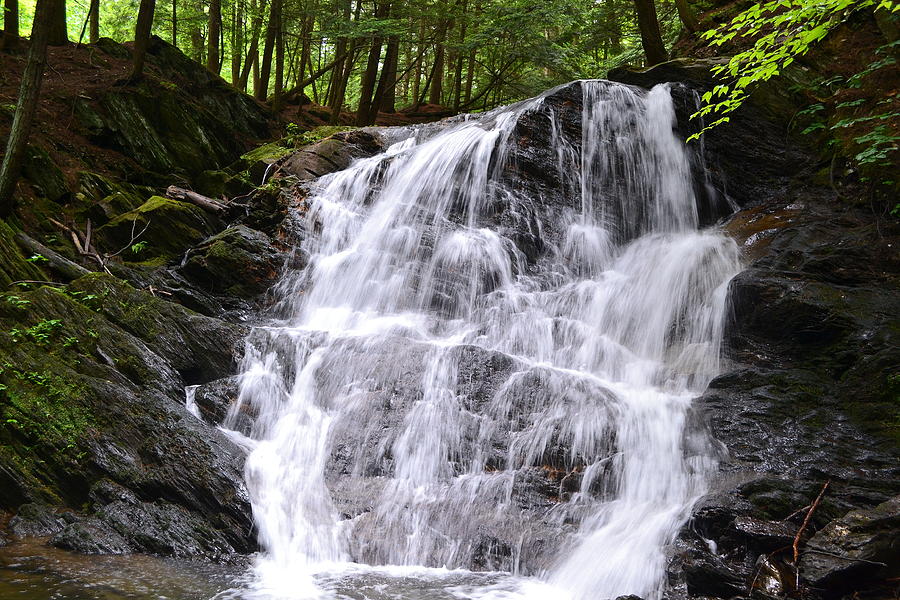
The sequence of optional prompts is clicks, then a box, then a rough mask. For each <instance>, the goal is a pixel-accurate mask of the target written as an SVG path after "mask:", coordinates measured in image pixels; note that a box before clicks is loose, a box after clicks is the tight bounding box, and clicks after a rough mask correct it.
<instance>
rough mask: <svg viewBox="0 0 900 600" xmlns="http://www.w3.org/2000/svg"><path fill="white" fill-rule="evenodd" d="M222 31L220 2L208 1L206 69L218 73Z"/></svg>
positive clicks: (219, 0)
mask: <svg viewBox="0 0 900 600" xmlns="http://www.w3.org/2000/svg"><path fill="white" fill-rule="evenodd" d="M221 31H222V2H221V0H209V24H208V26H207V34H206V38H207V41H206V68H207V69H209V70H210V71H212V72H213V73H218V72H219V34H220V32H221Z"/></svg>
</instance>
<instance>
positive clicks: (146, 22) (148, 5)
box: [131, 0, 156, 79]
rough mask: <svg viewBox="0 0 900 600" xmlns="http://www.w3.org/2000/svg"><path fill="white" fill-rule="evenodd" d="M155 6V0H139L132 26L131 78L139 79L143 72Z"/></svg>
mask: <svg viewBox="0 0 900 600" xmlns="http://www.w3.org/2000/svg"><path fill="white" fill-rule="evenodd" d="M155 8H156V0H141V7H140V8H139V9H138V18H137V25H136V26H135V28H134V70H133V71H132V73H131V78H132V79H140V77H141V75H142V74H143V73H144V58H145V57H146V55H147V46H149V45H150V30H151V29H152V28H153V11H154V9H155Z"/></svg>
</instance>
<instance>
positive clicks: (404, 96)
mask: <svg viewBox="0 0 900 600" xmlns="http://www.w3.org/2000/svg"><path fill="white" fill-rule="evenodd" d="M61 4H62V6H60V7H59V9H58V14H56V15H55V16H54V17H53V18H54V19H56V20H58V21H59V23H58V24H57V25H56V26H55V27H56V29H55V31H56V33H55V34H54V36H55V43H61V42H62V41H64V40H65V39H69V40H71V41H73V42H77V41H82V42H84V43H88V42H89V43H93V42H96V41H97V39H99V37H101V36H105V37H109V38H112V39H114V40H116V41H119V42H124V41H128V40H131V39H134V26H135V15H136V14H138V12H139V8H140V10H151V11H153V26H152V29H151V31H152V33H153V34H155V35H158V36H160V37H161V38H163V39H165V40H167V41H169V42H171V43H172V44H173V45H175V46H177V47H179V48H181V49H182V50H183V51H184V52H185V53H186V54H187V55H188V56H190V57H191V58H192V59H194V60H195V61H198V62H200V63H203V64H205V65H206V66H207V68H208V69H209V70H211V71H213V72H214V73H218V74H220V75H221V76H222V77H224V78H225V79H226V80H227V81H229V82H231V83H232V84H233V85H235V86H236V87H237V88H239V89H241V90H244V91H249V92H250V93H252V94H253V95H254V96H255V97H256V98H257V99H260V100H264V99H267V98H269V97H270V96H271V97H273V99H276V101H277V98H278V97H279V96H281V95H285V94H287V95H290V94H292V93H305V94H306V95H307V96H308V97H309V98H310V99H311V100H312V101H313V102H315V103H317V104H320V105H323V106H327V107H329V108H330V109H331V110H333V111H334V110H336V109H339V108H341V107H344V106H346V107H348V108H350V109H351V110H352V111H354V112H356V113H357V124H360V125H365V124H369V123H372V122H373V120H374V114H373V111H376V110H378V111H382V112H393V111H394V110H397V109H401V108H411V109H412V110H413V111H415V110H416V109H417V107H419V106H421V105H423V104H432V105H439V106H442V107H447V108H448V109H451V110H452V111H453V112H471V111H475V110H486V109H490V108H493V107H495V106H499V105H501V104H508V103H509V102H512V101H516V100H520V99H523V98H527V97H530V96H532V95H534V94H536V93H538V92H539V91H541V90H544V89H547V88H549V87H552V86H554V85H557V84H560V83H563V82H566V81H570V80H572V79H576V78H580V77H595V76H599V75H602V74H603V73H605V72H606V71H607V70H608V69H609V68H611V67H613V66H616V65H619V64H624V63H635V62H642V61H643V60H644V54H643V50H642V47H641V32H640V29H639V22H640V20H641V19H642V18H643V19H646V21H647V23H648V24H647V30H648V31H649V32H651V34H650V35H651V38H654V37H655V38H656V39H655V40H654V41H652V42H651V43H653V44H655V49H654V50H651V52H656V55H655V56H653V55H651V56H652V60H651V61H650V63H654V62H659V60H660V58H659V57H660V56H664V54H665V49H664V48H663V45H667V46H671V44H672V42H673V41H674V39H675V37H676V36H677V35H678V33H679V32H680V31H681V30H682V29H683V28H685V29H687V30H688V31H696V30H697V27H698V24H697V18H696V16H694V13H695V12H696V11H697V10H698V8H699V7H692V6H689V5H688V3H687V2H686V1H685V0H678V1H677V2H669V1H664V2H656V3H654V2H652V1H648V0H641V1H640V2H638V3H637V4H635V3H633V2H632V1H631V0H611V1H608V2H593V1H586V0H565V1H561V2H541V1H538V0H514V1H492V0H477V1H476V0H458V1H438V2H432V1H418V0H414V1H411V2H406V1H404V2H387V1H385V2H370V1H363V0H356V1H354V0H347V1H346V2H345V1H343V0H335V1H331V0H326V1H320V0H315V1H303V2H300V1H292V0H233V1H232V0H218V1H216V0H213V1H212V2H204V1H194V0H181V1H179V0H168V1H166V0H161V1H158V2H152V3H146V2H144V3H143V4H142V6H143V8H141V6H139V5H140V3H139V2H137V1H130V0H125V1H121V2H100V1H99V0H93V1H92V2H86V1H85V2H82V1H79V0H68V2H62V3H61ZM16 5H18V9H16V8H15V7H16ZM6 6H7V9H6V10H7V15H9V14H14V12H13V11H15V10H18V14H19V20H20V22H21V23H22V29H23V31H22V33H23V35H24V34H25V33H27V29H28V27H29V26H30V23H31V19H32V17H33V14H34V1H33V0H31V1H17V2H12V1H11V0H10V1H7V3H6ZM63 10H65V12H63ZM644 15H645V16H644ZM8 18H9V19H14V18H13V17H8ZM63 19H64V20H65V22H63ZM11 29H12V28H10V27H7V31H11ZM648 64H649V63H648Z"/></svg>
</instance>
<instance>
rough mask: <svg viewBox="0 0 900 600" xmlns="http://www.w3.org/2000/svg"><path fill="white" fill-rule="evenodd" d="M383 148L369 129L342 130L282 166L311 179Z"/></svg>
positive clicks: (336, 169)
mask: <svg viewBox="0 0 900 600" xmlns="http://www.w3.org/2000/svg"><path fill="white" fill-rule="evenodd" d="M383 149H384V148H383V147H382V144H381V142H380V141H379V139H378V138H377V137H376V136H375V135H373V134H372V133H370V132H368V131H366V130H365V129H359V130H354V131H341V132H338V133H336V134H334V135H332V136H331V137H328V138H325V139H324V140H322V141H320V142H316V143H315V144H312V145H311V146H306V147H304V148H301V149H300V150H298V151H297V152H294V153H293V154H291V155H290V156H288V157H286V158H285V159H283V160H280V161H279V162H278V168H279V169H280V170H281V171H283V172H285V173H287V174H288V175H293V176H294V177H297V178H298V179H299V180H300V181H308V180H311V179H316V178H317V177H321V176H322V175H325V174H326V173H333V172H335V171H341V170H343V169H346V168H347V167H349V166H350V162H351V161H352V160H353V159H355V158H361V157H366V156H374V155H375V154H377V153H379V152H381V151H382V150H383Z"/></svg>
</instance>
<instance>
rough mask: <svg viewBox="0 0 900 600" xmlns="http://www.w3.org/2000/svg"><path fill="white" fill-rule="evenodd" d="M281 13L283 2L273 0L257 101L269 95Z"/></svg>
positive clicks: (255, 95)
mask: <svg viewBox="0 0 900 600" xmlns="http://www.w3.org/2000/svg"><path fill="white" fill-rule="evenodd" d="M280 13H281V0H272V8H271V10H270V11H269V25H268V27H267V28H266V43H265V45H264V46H263V55H262V63H261V64H260V73H259V81H258V82H257V85H255V86H254V89H253V96H254V97H255V98H256V99H257V100H265V99H266V96H268V95H269V78H270V75H271V73H272V55H273V54H274V50H275V38H276V37H277V34H278V18H277V17H278V15H279V14H280Z"/></svg>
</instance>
